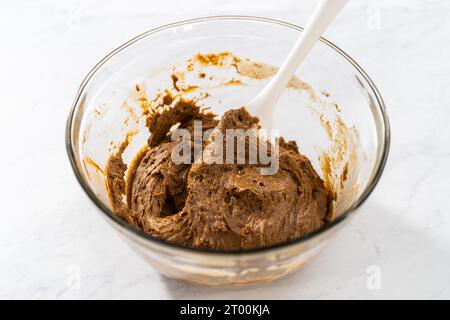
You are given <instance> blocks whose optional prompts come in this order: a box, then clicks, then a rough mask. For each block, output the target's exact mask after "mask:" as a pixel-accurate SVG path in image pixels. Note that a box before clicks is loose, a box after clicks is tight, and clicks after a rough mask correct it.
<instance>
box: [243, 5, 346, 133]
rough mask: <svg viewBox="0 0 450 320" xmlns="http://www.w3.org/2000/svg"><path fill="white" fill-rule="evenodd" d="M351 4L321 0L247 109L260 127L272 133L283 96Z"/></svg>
mask: <svg viewBox="0 0 450 320" xmlns="http://www.w3.org/2000/svg"><path fill="white" fill-rule="evenodd" d="M348 1H349V0H321V1H320V2H319V4H318V5H317V8H316V9H315V11H314V13H313V15H312V17H311V18H310V20H309V21H308V24H307V25H306V27H305V29H304V31H303V32H302V34H301V35H300V37H299V39H298V40H297V42H296V43H295V45H294V47H293V48H292V50H291V52H289V55H288V56H287V58H286V60H285V61H284V63H283V64H282V65H281V67H280V69H279V70H278V72H277V73H276V74H275V76H274V77H273V78H272V79H271V80H270V82H269V83H268V84H267V85H266V87H265V88H264V89H263V90H262V91H261V92H260V93H259V94H258V95H257V96H256V97H255V98H254V99H253V100H252V101H250V103H249V104H248V105H247V106H246V107H247V109H248V111H249V112H250V113H252V114H253V115H255V116H257V117H258V118H259V120H260V124H261V127H262V128H264V129H271V128H272V123H273V112H274V109H275V107H276V104H277V101H278V99H279V98H280V96H281V93H282V92H283V90H284V89H285V88H286V86H287V84H288V83H289V80H290V79H291V78H292V76H293V75H294V73H295V71H296V70H297V68H298V67H299V65H300V64H301V63H302V62H303V60H304V59H305V57H306V56H307V54H308V53H309V52H310V51H311V49H312V48H313V47H314V44H315V43H316V42H317V40H318V39H319V38H320V36H321V35H322V34H323V32H324V31H325V30H326V29H327V27H328V26H329V25H330V23H331V22H332V21H333V20H334V18H335V17H336V16H337V15H338V13H339V12H340V11H341V10H342V8H343V7H344V6H345V5H346V4H347V2H348Z"/></svg>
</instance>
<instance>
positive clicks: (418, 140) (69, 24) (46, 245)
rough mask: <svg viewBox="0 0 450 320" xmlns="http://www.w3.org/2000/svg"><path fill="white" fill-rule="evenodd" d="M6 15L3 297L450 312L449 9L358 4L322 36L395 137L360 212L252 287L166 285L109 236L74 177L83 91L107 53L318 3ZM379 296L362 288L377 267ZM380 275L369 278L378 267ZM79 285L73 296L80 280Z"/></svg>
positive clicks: (81, 4) (75, 6) (23, 4)
mask: <svg viewBox="0 0 450 320" xmlns="http://www.w3.org/2000/svg"><path fill="white" fill-rule="evenodd" d="M148 3H149V2H148V1H137V0H136V1H126V2H125V1H116V0H110V1H103V0H102V1H99V0H97V1H88V0H86V1H73V0H70V1H56V0H39V1H5V2H4V3H3V4H2V9H1V10H0V39H1V43H2V44H1V46H0V88H2V89H1V90H0V101H1V104H2V105H1V107H0V123H1V125H0V136H1V149H2V153H1V154H2V156H1V157H0V164H1V166H0V167H1V168H2V174H3V180H2V181H3V182H2V184H1V186H0V188H1V192H0V194H1V199H2V206H1V210H0V212H1V215H2V223H1V224H0V298H32V299H53V298H57V299H66V298H68V299H71V298H87V299H95V298H108V299H109V298H114V299H115V298H139V299H153V298H161V299H171V298H177V299H181V298H219V299H231V298H248V299H258V298H275V299H281V298H289V299H302V298H312V299H325V298H375V299H377V298H450V209H449V208H448V207H447V205H446V202H445V201H446V200H448V198H449V196H450V193H449V190H450V188H449V187H448V181H450V134H449V133H448V130H449V129H450V89H449V86H450V59H449V57H450V42H449V37H450V2H449V1H446V0H436V1H432V0H428V1H425V0H414V1H413V0H396V1H391V0H384V1H369V0H365V1H362V0H359V1H358V0H352V2H351V4H350V5H349V6H348V7H347V8H346V9H345V11H344V12H343V13H342V14H341V15H340V16H339V18H338V19H337V21H336V22H335V24H334V26H333V28H332V29H331V30H329V31H328V32H327V33H326V36H327V37H328V38H329V39H330V40H332V41H333V42H335V43H337V44H338V45H339V46H340V47H341V48H343V49H344V50H345V51H347V52H348V53H349V54H350V55H351V56H352V57H354V58H355V59H356V60H357V61H358V62H359V63H360V64H361V65H362V66H363V67H364V68H365V69H366V71H367V72H368V73H369V75H370V76H371V77H372V78H373V79H374V81H375V83H376V84H377V85H378V87H379V89H380V91H381V93H382V95H383V97H384V99H385V101H386V105H387V108H388V113H389V116H390V120H391V125H392V147H391V153H390V157H389V160H388V164H387V167H386V170H385V172H384V175H383V177H382V179H381V181H380V183H379V185H378V187H377V188H376V191H375V192H374V193H373V194H372V195H371V197H370V199H369V200H368V201H367V203H366V204H365V206H364V207H363V209H362V210H361V212H360V214H358V215H357V216H356V217H355V218H354V219H353V220H352V221H351V223H350V224H348V225H347V226H346V227H345V228H344V229H343V230H341V232H340V233H339V234H338V236H337V237H336V238H335V241H333V243H331V244H330V245H329V246H328V247H327V249H326V250H325V252H323V254H321V255H320V256H319V257H318V258H317V259H315V260H314V261H313V262H312V263H311V264H309V265H308V266H306V268H305V269H303V270H302V271H300V272H298V273H297V274H295V275H293V276H291V277H289V278H287V279H284V280H281V281H278V282H276V283H273V284H271V285H268V286H265V287H263V288H258V289H241V290H215V289H203V288H195V287H191V286H189V285H186V284H183V283H179V282H176V281H173V280H169V279H166V278H164V277H162V276H160V275H159V274H158V273H157V272H156V271H154V270H153V269H152V268H151V267H149V266H148V265H147V264H146V263H145V262H143V261H142V260H141V259H140V258H139V257H137V256H136V255H135V254H134V253H133V252H132V251H131V250H130V249H129V248H128V247H127V246H126V245H125V244H124V243H123V242H122V241H121V240H120V239H119V237H118V236H117V235H116V233H115V232H114V231H113V230H112V229H111V228H110V227H109V226H108V225H107V224H105V223H104V221H103V219H102V218H101V217H100V215H99V214H98V212H96V210H97V209H96V208H94V206H93V204H92V203H91V202H90V201H89V200H88V198H87V197H86V196H85V195H84V194H83V191H82V190H81V188H80V187H79V185H78V183H77V182H76V180H75V177H74V175H73V173H72V169H71V168H70V165H69V162H68V159H67V156H66V151H65V146H64V129H65V121H66V117H67V115H68V112H69V108H70V105H71V103H72V99H73V97H74V95H75V92H76V90H77V87H78V85H79V83H80V82H81V80H82V79H83V77H84V76H85V74H86V73H87V72H88V71H89V70H90V68H91V67H92V66H93V65H94V64H95V63H96V62H97V61H98V60H99V59H100V58H101V57H103V56H104V55H105V53H107V52H109V51H111V50H112V49H113V48H115V47H117V46H118V45H120V44H122V43H123V42H125V41H126V40H127V39H129V38H131V37H133V36H135V35H137V34H139V33H142V32H143V31H146V30H148V29H151V28H153V27H156V26H159V25H161V24H165V23H167V22H173V21H177V20H182V19H186V18H192V17H198V16H206V15H220V14H242V15H259V16H266V17H271V18H277V19H281V20H286V21H290V22H293V23H297V24H300V25H303V24H304V23H305V21H306V18H307V16H308V14H309V13H310V12H311V10H312V8H313V6H314V3H315V2H314V1H312V0H308V1H298V0H277V1H274V0H255V1H245V2H244V1H239V0H228V1H206V0H196V1H190V2H186V1H181V0H177V1H175V0H165V1H158V4H157V2H156V1H155V2H154V3H152V4H151V5H149V4H148ZM371 265H376V266H378V267H379V270H380V271H381V287H379V288H373V287H370V286H369V287H368V286H367V280H368V277H369V276H370V275H369V274H368V273H367V271H368V267H369V266H371ZM369 271H370V269H369ZM74 274H75V275H77V276H79V277H78V278H79V280H80V281H79V285H75V286H74V285H71V284H73V283H71V281H72V280H73V279H71V277H73V276H74Z"/></svg>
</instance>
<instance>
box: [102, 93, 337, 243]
mask: <svg viewBox="0 0 450 320" xmlns="http://www.w3.org/2000/svg"><path fill="white" fill-rule="evenodd" d="M169 105H171V107H170V108H167V106H169ZM161 107H163V109H164V110H165V111H163V112H160V111H159V112H153V113H150V114H148V115H147V116H148V123H147V124H148V128H149V130H150V133H151V135H150V138H149V141H148V146H147V147H146V148H144V149H143V150H142V151H141V152H140V153H139V154H138V155H137V156H136V159H135V161H134V162H133V164H132V165H131V167H130V170H129V172H128V176H127V179H126V180H125V172H126V169H127V166H126V165H125V164H124V162H123V161H122V152H123V151H124V149H125V148H126V143H124V144H123V145H122V147H121V148H120V150H119V152H118V153H117V154H116V155H114V156H112V157H111V158H110V159H109V162H108V164H107V168H106V175H107V185H108V190H109V193H110V198H111V201H112V204H113V209H114V211H115V212H116V214H117V215H119V216H120V217H121V218H123V219H124V220H126V221H127V222H128V223H130V224H132V225H134V226H136V227H137V228H140V229H142V230H144V231H145V232H147V233H150V234H152V235H153V236H156V237H159V238H163V239H166V240H168V241H171V242H175V243H178V244H182V245H186V246H192V247H197V248H213V249H225V250H237V249H248V248H256V247H265V246H270V245H273V244H277V243H282V242H286V241H289V240H293V239H295V238H298V237H300V236H303V235H306V234H308V233H310V232H313V231H315V230H317V229H319V228H320V227H322V226H323V225H324V223H326V221H327V217H328V213H329V203H330V197H329V193H328V191H327V190H326V189H325V187H324V183H323V181H322V180H321V178H320V177H319V176H318V174H317V173H316V171H315V170H314V168H313V166H312V165H311V162H310V161H309V159H308V158H306V157H305V156H304V155H302V154H300V153H299V151H298V148H297V145H296V143H295V142H293V141H290V142H286V141H285V140H284V139H282V138H281V139H280V146H279V170H278V171H277V173H276V174H274V175H261V173H260V170H259V167H260V166H258V165H254V164H207V163H205V162H202V161H195V162H194V164H192V165H191V164H175V163H174V162H173V161H172V159H171V152H172V149H173V148H174V146H175V145H176V144H177V143H179V142H177V141H171V138H170V135H171V132H172V131H171V128H172V127H173V126H174V125H176V124H177V125H178V128H185V129H188V130H190V131H192V130H193V123H194V120H201V121H202V124H203V127H202V130H204V131H205V130H207V129H211V128H216V129H217V130H222V131H224V130H226V129H235V128H243V129H246V128H252V127H257V126H258V119H257V118H255V117H252V116H251V115H250V114H249V113H248V112H247V111H246V110H245V109H244V108H240V109H235V110H230V111H228V112H226V113H225V114H224V115H223V116H222V118H221V119H220V121H219V120H217V119H216V118H215V115H214V114H212V113H207V112H204V111H202V110H201V109H200V108H199V107H198V106H196V105H195V103H193V102H192V101H186V100H183V99H181V100H179V101H175V102H174V99H173V97H171V96H170V95H168V96H166V97H164V99H163V100H162V105H161ZM159 110H161V108H159ZM210 143H212V142H211V141H203V142H202V147H203V148H207V147H208V145H209V144H210ZM124 198H125V199H126V201H124V200H122V199H124Z"/></svg>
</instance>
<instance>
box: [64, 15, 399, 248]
mask: <svg viewBox="0 0 450 320" xmlns="http://www.w3.org/2000/svg"><path fill="white" fill-rule="evenodd" d="M220 20H222V21H229V20H236V21H241V22H242V21H244V22H245V21H247V22H261V23H268V24H274V25H278V26H283V27H287V28H291V29H294V30H296V31H303V27H300V26H297V25H295V24H292V23H289V22H284V21H281V20H276V19H271V18H264V17H257V16H241V15H221V16H209V17H201V18H194V19H188V20H183V21H178V22H174V23H169V24H166V25H163V26H160V27H157V28H154V29H151V30H149V31H146V32H144V33H142V34H140V35H138V36H136V37H134V38H132V39H131V40H129V41H128V42H126V43H124V44H122V45H121V46H119V47H117V48H116V49H114V50H113V51H111V52H110V53H109V54H108V55H106V56H105V57H104V58H103V59H101V60H100V61H99V62H98V63H97V64H96V65H95V66H94V67H93V68H92V69H91V71H90V72H89V73H88V74H87V75H86V77H85V78H84V79H83V81H82V82H81V84H80V86H79V89H78V92H77V94H76V96H75V99H74V102H73V104H72V107H71V110H70V113H69V117H68V119H67V124H66V134H65V142H66V150H67V154H68V156H69V160H70V163H71V166H72V169H73V171H74V173H75V176H76V178H77V180H78V182H79V183H80V185H81V187H82V189H83V190H84V192H86V194H87V195H88V197H89V198H90V199H91V201H92V202H93V203H94V204H95V205H96V206H97V208H98V209H99V210H100V211H101V212H103V213H104V214H105V215H106V217H107V218H108V219H110V220H112V222H113V223H115V224H118V226H119V227H121V228H124V229H125V230H127V231H128V232H131V233H132V234H134V235H136V236H138V237H139V238H141V239H143V240H144V241H150V242H152V243H154V244H157V245H162V246H165V247H167V249H178V250H182V251H186V252H189V253H197V254H201V253H208V254H219V255H230V254H231V255H240V254H245V255H249V254H260V253H264V252H269V251H272V250H276V249H281V248H286V247H288V246H292V245H296V244H300V243H302V242H306V241H308V240H310V239H312V238H315V237H317V236H319V235H320V234H322V233H325V232H326V231H329V230H331V229H333V228H335V227H336V226H337V225H338V224H340V223H342V222H343V221H344V220H345V219H347V218H349V216H350V215H351V214H353V213H354V212H355V211H356V209H358V208H359V207H360V206H361V205H362V204H363V203H364V202H365V200H366V199H367V198H368V197H369V195H370V194H371V193H372V191H373V190H374V188H375V186H376V185H377V183H378V181H379V180H380V178H381V175H382V173H383V170H384V167H385V165H386V161H387V158H388V154H389V147H390V125H389V118H388V115H387V112H386V107H385V104H384V101H383V98H382V97H381V94H380V93H379V91H378V89H377V87H376V86H375V84H374V83H373V81H372V79H371V78H370V77H369V76H368V75H367V73H366V72H365V71H364V70H363V69H362V68H361V67H360V66H359V64H358V63H356V61H355V60H353V59H352V58H351V57H350V56H349V55H348V54H347V53H345V52H344V51H343V50H342V49H340V48H339V47H338V46H336V45H335V44H333V43H332V42H331V41H329V40H327V39H325V38H323V37H321V38H320V41H321V42H322V43H323V44H325V45H327V46H328V47H330V48H331V49H333V50H334V51H336V53H338V54H339V55H340V56H342V57H343V58H345V59H346V60H347V61H348V62H349V63H350V64H351V65H352V66H353V67H354V68H355V69H356V71H357V72H358V73H359V75H360V76H361V77H363V78H364V79H365V80H366V82H367V84H368V85H369V87H370V89H371V90H372V93H373V95H374V96H375V98H376V105H377V108H378V111H379V112H380V113H381V118H382V119H381V120H382V122H383V127H384V145H383V146H382V153H381V158H380V160H379V162H378V166H377V167H376V168H375V174H374V175H373V176H372V180H371V181H370V182H369V183H368V185H367V187H366V188H365V190H364V191H363V192H362V193H361V195H360V196H359V197H358V199H356V201H354V203H353V204H352V206H351V207H350V208H348V209H347V210H346V211H345V212H343V213H342V214H341V215H340V216H338V217H337V218H336V219H334V220H333V221H332V222H330V223H328V224H326V225H325V226H323V227H322V228H320V229H319V230H317V231H315V232H312V233H310V234H307V235H305V236H302V237H300V238H297V239H294V240H292V241H288V242H284V243H280V244H276V245H272V246H268V247H260V248H253V249H245V250H242V249H241V250H234V251H230V250H216V249H204V248H194V247H188V246H183V245H179V244H176V243H171V242H169V241H166V240H163V239H160V238H157V237H154V236H152V235H151V234H148V233H145V232H144V231H142V230H139V229H137V228H135V227H133V226H131V225H129V224H128V223H126V222H125V221H123V220H122V219H120V218H119V217H117V215H116V214H114V212H112V211H111V209H109V208H108V207H107V206H106V205H105V204H103V203H102V202H101V201H100V200H99V199H98V198H97V196H96V195H95V193H94V192H93V191H92V189H91V188H90V187H89V186H88V184H87V183H86V182H85V181H84V179H83V176H82V174H81V172H80V171H79V168H78V166H77V164H76V159H75V157H76V156H75V151H74V146H73V145H72V125H73V121H74V115H75V114H76V111H77V109H78V107H79V102H80V98H81V96H82V95H83V92H84V89H85V88H86V86H87V84H88V83H89V81H90V80H91V78H92V77H93V76H94V75H95V73H96V72H97V71H98V70H99V69H100V67H101V66H102V65H103V64H105V63H106V62H107V61H108V60H109V59H110V58H112V57H113V56H114V55H116V54H117V53H119V52H120V51H122V50H124V49H126V48H127V47H128V46H130V45H132V44H134V43H135V42H137V41H139V40H141V39H143V38H145V37H147V36H150V35H153V34H155V33H157V32H160V31H163V30H167V29H170V28H174V27H179V26H184V25H189V24H196V23H202V22H214V21H220Z"/></svg>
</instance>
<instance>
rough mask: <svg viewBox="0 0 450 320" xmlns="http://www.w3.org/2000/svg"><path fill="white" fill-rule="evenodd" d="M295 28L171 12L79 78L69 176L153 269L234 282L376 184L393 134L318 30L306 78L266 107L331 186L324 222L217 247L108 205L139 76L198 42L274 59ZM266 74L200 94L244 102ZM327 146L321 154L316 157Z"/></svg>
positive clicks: (314, 243) (283, 258)
mask: <svg viewBox="0 0 450 320" xmlns="http://www.w3.org/2000/svg"><path fill="white" fill-rule="evenodd" d="M301 32H302V28H301V27H298V26H295V25H292V24H289V23H285V22H281V21H276V20H271V19H265V18H256V17H237V16H232V17H230V16H225V17H209V18H201V19H195V20H189V21H183V22H179V23H174V24H170V25H166V26H163V27H160V28H157V29H154V30H151V31H148V32H146V33H144V34H142V35H140V36H138V37H136V38H134V39H132V40H130V41H129V42H127V43H125V44H124V45H122V46H120V47H119V48H117V49H116V50H114V51H113V52H111V53H110V54H109V55H107V56H106V57H105V58H104V59H103V60H101V61H100V62H99V63H98V64H97V65H96V66H95V67H94V68H93V69H92V71H91V72H90V73H89V74H88V75H87V77H86V78H85V79H84V81H83V82H82V84H81V86H80V89H79V91H78V93H77V95H76V98H75V101H74V104H73V106H72V109H71V112H70V115H69V119H68V123H67V132H66V143H67V151H68V154H69V158H70V162H71V164H72V167H73V170H74V172H75V175H76V177H77V179H78V181H79V182H80V184H81V186H82V188H83V189H84V191H85V192H86V193H87V195H88V196H89V198H90V199H91V200H92V202H93V203H94V204H95V205H96V206H97V207H98V209H99V211H100V212H101V214H102V215H103V216H104V217H105V218H106V221H108V222H109V223H110V224H111V225H112V226H113V228H114V229H115V230H117V231H118V233H119V234H120V235H121V236H122V238H123V239H124V240H126V242H127V243H129V244H130V246H131V248H133V249H134V250H135V251H136V252H137V253H138V254H139V255H140V256H142V257H143V258H144V259H145V260H146V261H148V262H149V263H150V264H151V265H152V266H153V267H154V268H156V269H157V270H158V271H159V272H160V273H162V274H164V275H166V276H168V277H170V278H174V279H178V280H182V281H187V282H190V283H194V284H200V285H206V286H242V285H252V284H260V283H264V282H269V281H272V280H275V279H278V278H280V277H282V276H285V275H287V274H290V273H292V272H294V271H296V270H298V269H299V268H301V267H302V266H303V265H304V264H305V263H306V262H307V261H309V260H310V259H311V258H312V257H313V256H315V255H316V254H318V253H319V252H320V250H321V249H322V248H323V247H324V245H325V244H326V242H327V241H330V240H331V239H332V235H333V234H334V232H336V231H337V230H338V229H340V228H341V227H342V226H343V225H344V223H345V222H347V221H349V219H350V217H352V216H353V215H354V214H355V212H356V211H357V209H359V208H360V206H361V204H362V203H363V202H364V201H365V200H366V199H367V197H368V196H369V194H370V193H371V192H372V190H373V189H374V188H375V185H376V184H377V182H378V180H379V178H380V176H381V173H382V171H383V168H384V165H385V162H386V158H387V155H388V149H389V141H390V136H389V123H388V118H387V115H386V111H385V107H384V103H383V100H382V98H381V96H380V94H379V92H378V90H377V89H376V87H375V85H374V84H373V82H372V81H371V79H370V78H369V77H368V75H367V74H366V73H365V72H364V71H363V70H362V69H361V67H360V66H358V64H357V63H356V62H355V61H354V60H353V59H352V58H350V57H349V56H348V55H347V54H346V53H345V52H343V51H342V50H341V49H339V48H338V47H336V46H335V45H334V44H332V43H331V42H329V41H328V40H325V39H321V41H320V43H318V44H317V45H316V46H315V48H314V49H313V50H312V52H311V54H310V55H309V56H308V58H307V59H306V60H305V62H304V63H303V64H302V66H301V67H300V68H299V70H298V72H297V75H298V77H299V78H300V79H301V80H303V81H305V82H307V83H308V84H309V85H304V84H303V83H301V82H300V83H301V84H302V85H300V86H298V87H299V88H300V89H299V90H297V91H296V90H289V89H287V90H286V91H285V93H283V96H282V97H281V100H280V104H279V106H278V108H277V110H276V113H275V116H274V117H275V127H276V128H279V131H280V134H281V135H282V136H285V137H286V138H288V139H290V140H296V141H297V142H298V144H299V148H300V151H301V152H302V153H303V154H305V155H306V156H308V158H310V159H311V161H312V163H313V165H314V167H315V168H316V170H317V171H318V173H319V174H320V175H321V176H322V177H323V178H324V180H325V181H326V182H327V181H328V183H329V184H331V185H332V186H333V187H335V188H337V189H336V193H337V195H336V197H337V199H336V201H335V203H334V214H333V220H332V221H331V222H330V223H328V224H326V225H325V226H324V227H322V228H321V229H320V230H318V231H316V232H314V233H312V234H309V235H307V236H304V237H301V238H299V239H296V240H294V241H291V242H289V243H283V244H278V245H274V246H272V247H266V248H256V249H252V250H245V251H234V252H225V251H217V250H205V249H195V248H189V247H183V246H180V245H176V244H173V243H169V242H166V241H164V240H161V239H158V238H155V237H153V236H152V235H150V234H146V233H144V232H142V231H140V230H138V229H136V228H134V227H132V226H130V225H128V224H127V223H126V222H124V221H122V220H121V219H119V218H118V217H117V216H116V215H115V214H114V213H113V212H112V210H111V204H110V202H109V199H108V191H107V187H106V185H105V177H104V168H105V165H106V162H107V160H108V158H109V156H110V155H111V153H112V152H113V150H115V149H117V144H119V143H120V142H121V141H123V140H124V138H125V137H126V136H127V134H129V132H130V130H131V131H133V132H134V136H135V137H134V138H133V142H132V143H131V145H130V147H129V148H127V152H126V153H125V154H124V160H125V162H126V163H128V164H129V163H130V162H131V160H132V158H133V155H135V154H136V152H137V150H139V149H140V148H141V147H142V146H143V145H144V144H145V142H146V139H147V138H148V130H145V126H144V122H143V121H140V119H139V117H140V115H139V114H138V113H137V110H135V111H136V112H134V111H133V112H131V113H130V110H129V109H130V108H129V107H130V106H129V105H127V104H126V103H124V101H126V100H127V99H128V97H129V95H130V92H132V91H133V90H134V88H135V87H136V84H138V83H142V82H143V81H145V79H148V78H149V77H150V78H151V77H152V76H155V77H156V76H157V75H158V74H161V73H164V72H167V70H169V71H170V70H171V68H172V66H173V65H174V63H177V62H180V61H186V59H188V58H189V57H192V56H193V55H195V54H197V53H199V52H200V53H210V52H214V53H218V52H224V51H227V52H232V53H233V54H234V55H236V56H239V57H245V58H249V59H251V60H252V61H258V62H263V63H266V64H269V65H273V66H279V65H280V64H281V62H282V61H283V59H284V58H285V57H286V55H287V53H288V52H289V50H290V48H291V46H292V45H293V43H294V42H295V40H296V39H297V37H298V36H299V34H300V33H301ZM267 80H268V79H263V80H261V81H256V80H252V81H250V80H249V81H248V83H246V84H245V85H244V86H228V87H227V89H226V90H225V89H224V90H218V91H216V92H214V99H212V100H210V101H209V102H208V105H209V106H210V107H211V108H212V110H213V111H215V112H216V113H217V114H219V115H220V114H222V113H223V112H224V111H225V110H226V109H228V108H231V107H236V106H241V105H245V103H246V102H248V101H250V99H251V98H252V97H253V96H254V95H256V93H257V92H259V90H261V89H262V88H263V86H264V84H265V83H266V82H267ZM293 87H295V86H293ZM305 92H306V94H305ZM130 118H132V119H134V120H135V121H130ZM128 149H130V150H128ZM327 152H328V157H326V156H324V155H326V154H327ZM346 164H347V165H346ZM344 167H346V168H345V173H343V172H344Z"/></svg>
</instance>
